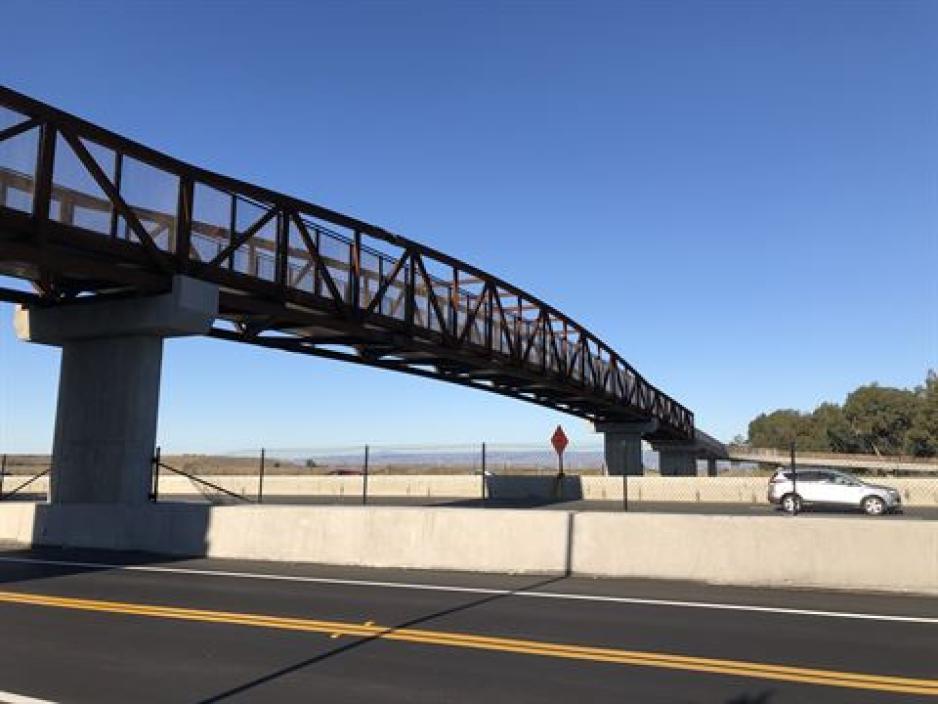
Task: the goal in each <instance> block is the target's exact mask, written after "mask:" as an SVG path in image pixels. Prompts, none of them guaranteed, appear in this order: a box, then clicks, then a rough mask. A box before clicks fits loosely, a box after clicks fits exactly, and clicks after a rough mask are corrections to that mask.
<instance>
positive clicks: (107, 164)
mask: <svg viewBox="0 0 938 704" xmlns="http://www.w3.org/2000/svg"><path fill="white" fill-rule="evenodd" d="M0 206H2V207H3V208H4V209H6V211H7V212H18V213H20V214H22V216H24V217H25V218H26V220H27V224H26V227H25V228H24V229H26V230H32V231H35V232H41V233H42V237H43V238H44V239H45V240H46V241H49V240H53V241H55V242H56V243H57V244H59V245H63V246H69V245H74V246H81V247H90V248H92V249H99V250H102V251H103V250H104V249H105V248H106V249H107V251H108V252H109V253H112V254H113V253H115V252H116V253H118V254H119V255H120V256H121V257H123V258H125V259H126V260H127V262H128V264H131V263H133V264H135V265H136V266H138V267H139V268H140V269H142V270H148V271H151V272H157V273H161V274H168V273H187V274H190V275H195V276H199V277H201V278H205V279H208V280H212V281H215V282H217V283H219V284H221V285H222V286H223V287H224V289H223V290H225V291H232V292H237V293H244V294H248V295H253V296H261V297H266V298H275V299H280V300H284V301H286V302H288V303H289V304H291V305H294V306H302V307H303V308H304V309H305V310H309V311H313V312H319V313H323V314H327V315H328V316H329V317H328V318H327V317H326V315H322V316H321V318H319V319H314V320H313V321H312V322H313V323H314V324H311V325H309V326H305V333H304V334H306V335H310V336H312V337H311V338H310V339H311V340H312V341H313V343H314V344H318V343H317V341H319V342H322V341H325V343H328V341H329V336H328V332H329V331H330V330H334V329H335V325H334V321H335V320H340V321H341V320H346V321H348V322H349V323H350V324H353V325H355V326H357V329H359V330H361V329H363V328H370V329H371V330H377V329H380V330H384V331H388V330H390V331H398V332H401V333H404V334H405V335H407V336H409V337H410V338H413V339H414V340H416V341H418V342H419V341H423V342H424V343H426V345H427V348H426V349H428V350H429V349H444V350H452V351H453V352H454V356H455V358H456V359H457V361H458V357H459V355H465V354H471V355H476V356H478V357H485V358H492V359H497V360H499V363H500V364H503V365H504V367H505V368H506V369H508V370H511V372H512V374H513V375H517V374H518V373H519V372H524V373H526V374H527V375H528V378H529V380H530V383H529V384H527V385H526V386H524V387H523V388H515V389H512V390H511V391H512V392H513V393H514V394H515V395H520V396H522V397H527V398H528V399H529V400H534V401H536V402H537V401H539V400H540V401H543V400H545V399H552V401H551V403H552V405H554V406H555V407H559V408H560V409H561V410H567V411H569V412H571V413H575V414H578V415H582V416H584V417H588V418H592V419H595V420H617V419H623V420H627V419H629V418H642V417H648V416H651V417H654V418H657V419H658V420H659V422H660V424H661V426H662V427H663V428H664V429H666V430H669V431H670V432H672V433H674V434H677V435H679V436H684V437H688V438H689V437H693V428H694V421H693V415H692V414H691V412H690V411H689V410H687V409H686V408H684V407H683V406H681V405H680V404H679V403H677V402H676V401H674V400H673V399H672V398H670V397H669V396H668V395H667V394H665V393H663V392H662V391H660V390H659V389H657V388H655V387H654V386H652V385H651V384H649V383H648V382H647V381H646V380H645V379H644V378H643V377H642V376H641V375H640V374H639V373H638V372H637V371H636V370H635V369H633V368H632V367H631V366H630V365H629V364H628V363H627V362H625V360H623V359H622V358H621V357H620V356H619V355H618V354H616V353H615V352H614V351H613V350H612V349H611V348H610V347H608V346H607V345H606V344H605V343H603V342H602V341H601V340H600V339H599V338H598V337H596V336H595V335H594V334H592V333H591V332H589V331H588V330H586V329H585V328H584V327H583V326H581V325H579V324H578V323H576V322H575V321H573V320H572V319H570V318H569V317H567V316H565V315H564V314H562V313H561V312H560V311H558V310H556V309H555V308H553V307H551V306H549V305H547V304H545V303H544V302H542V301H541V300H539V299H538V298H536V297H534V296H532V295H530V294H528V293H526V292H524V291H522V290H521V289H519V288H517V287H515V286H513V285H511V284H509V283H507V282H505V281H502V280H500V279H498V278H497V277H494V276H492V275H490V274H487V273H486V272H483V271H481V270H480V269H478V268H476V267H473V266H471V265H469V264H467V263H465V262H461V261H459V260H457V259H455V258H453V257H450V256H448V255H446V254H443V253H442V252H439V251H437V250H434V249H431V248H429V247H426V246H424V245H421V244H419V243H416V242H413V241H411V240H408V239H406V238H403V237H400V236H398V235H395V234H392V233H389V232H387V231H385V230H382V229H380V228H377V227H375V226H373V225H371V224H368V223H365V222H362V221H359V220H356V219H354V218H350V217H348V216H346V215H343V214H341V213H337V212H335V211H331V210H328V209H325V208H322V207H320V206H316V205H314V204H311V203H307V202H304V201H301V200H298V199H295V198H291V197H289V196H285V195H283V194H279V193H275V192H272V191H269V190H266V189H263V188H260V187H257V186H254V185H252V184H248V183H244V182H241V181H238V180H235V179H231V178H228V177H225V176H222V175H220V174H214V173H212V172H209V171H206V170H203V169H199V168H197V167H194V166H191V165H188V164H185V163H183V162H180V161H177V160H175V159H172V158H171V157H168V156H166V155H164V154H161V153H159V152H156V151H154V150H152V149H150V148H148V147H145V146H143V145H140V144H137V143H135V142H132V141H130V140H127V139H125V138H123V137H121V136H119V135H116V134H114V133H111V132H108V131H106V130H103V129H101V128H99V127H97V126H95V125H92V124H91V123H88V122H85V121H83V120H80V119H78V118H75V117H73V116H71V115H68V114H66V113H63V112H61V111H58V110H56V109H54V108H52V107H50V106H47V105H45V104H43V103H39V102H37V101H34V100H31V99H29V98H27V97H25V96H22V95H19V94H17V93H15V92H13V91H9V90H7V89H5V88H0ZM35 278H36V279H37V280H40V281H41V278H42V277H41V276H39V275H38V274H37V275H36V276H35ZM45 293H47V294H54V292H51V291H46V292H45ZM284 332H285V330H283V329H277V327H276V326H274V325H272V326H271V327H269V328H265V327H264V326H263V325H262V324H260V323H258V324H257V325H255V326H254V327H253V328H252V329H251V330H250V331H249V332H247V333H246V332H245V329H243V328H240V329H238V330H236V331H226V332H225V334H227V335H234V334H250V335H251V336H253V338H255V339H261V338H264V339H266V337H269V338H270V341H271V344H278V345H286V344H288V343H287V342H285V341H281V338H282V337H283V333H284ZM286 332H288V333H292V334H297V330H296V329H295V328H294V329H293V330H286ZM344 332H347V329H346V330H344ZM310 339H308V340H305V341H298V342H290V343H289V344H305V345H306V347H305V348H304V349H305V350H306V351H310V352H312V353H315V352H314V351H313V347H312V346H311V345H309V344H307V343H309V341H310ZM456 352H458V354H456ZM440 364H441V369H443V370H444V372H445V374H448V375H450V376H451V377H452V379H453V380H458V379H459V378H460V376H464V375H466V374H467V372H466V370H465V369H464V368H460V367H459V365H458V364H452V365H450V366H449V368H447V361H446V360H445V359H444V360H442V362H440ZM540 380H543V381H545V382H546V383H545V384H544V385H543V386H541V385H539V383H538V382H539V381H540ZM475 383H476V384H477V385H478V384H486V383H488V384H490V385H491V386H492V387H493V390H499V391H500V392H504V391H505V388H504V384H505V383H507V382H505V381H504V380H500V379H498V378H497V377H496V378H492V379H491V380H485V379H475ZM572 389H574V390H575V389H579V390H580V392H581V393H571V392H570V391H571V390H572Z"/></svg>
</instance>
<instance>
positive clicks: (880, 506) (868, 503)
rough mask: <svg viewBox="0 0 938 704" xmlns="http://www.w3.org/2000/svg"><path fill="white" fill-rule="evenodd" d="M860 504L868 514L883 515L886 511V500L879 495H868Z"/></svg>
mask: <svg viewBox="0 0 938 704" xmlns="http://www.w3.org/2000/svg"><path fill="white" fill-rule="evenodd" d="M860 506H862V508H863V512H864V513H866V515H867V516H881V515H882V514H883V513H885V512H886V502H885V501H883V500H882V499H881V498H879V497H878V496H867V497H866V498H865V499H863V503H862V504H860Z"/></svg>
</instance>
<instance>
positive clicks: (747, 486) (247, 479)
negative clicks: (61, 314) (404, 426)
mask: <svg viewBox="0 0 938 704" xmlns="http://www.w3.org/2000/svg"><path fill="white" fill-rule="evenodd" d="M205 479H206V480H207V481H210V482H212V483H213V484H217V485H218V486H221V487H223V488H225V489H227V490H228V491H233V492H235V493H238V494H242V495H244V496H247V497H250V498H253V497H254V496H256V495H257V488H258V479H257V477H256V476H238V475H232V476H215V475H211V476H206V477H205ZM362 481H363V479H362V477H359V476H282V475H280V476H269V477H265V478H264V493H265V494H268V495H278V496H337V497H338V496H361V493H362ZM872 481H874V482H875V483H881V484H885V485H887V486H892V487H895V488H896V489H898V490H899V491H900V492H901V493H902V500H903V503H904V504H905V505H906V506H938V478H936V479H927V478H926V479H913V478H904V477H903V478H895V479H894V478H891V477H884V478H876V479H873V480H872ZM18 484H19V482H16V481H15V480H14V479H8V480H7V483H6V484H5V489H6V490H10V489H12V488H13V487H14V486H17V485H18ZM767 486H768V479H767V478H765V477H753V478H750V477H630V478H629V480H628V492H629V500H631V501H677V502H684V503H695V502H705V503H706V502H717V503H746V504H763V503H765V502H766V488H767ZM159 487H160V494H161V495H163V496H174V495H175V496H193V495H198V494H201V493H205V492H206V491H207V492H208V493H209V494H211V493H212V491H211V490H207V489H205V488H204V487H202V486H201V485H199V484H198V483H197V482H194V481H192V480H191V479H187V478H186V477H180V476H178V475H166V474H164V475H163V476H162V477H161V478H160V484H159ZM47 490H48V480H47V478H45V477H43V478H41V479H39V480H37V481H36V482H34V483H33V484H31V485H30V486H29V489H28V492H29V493H45V492H46V491H47ZM553 490H554V478H553V477H548V476H541V477H538V476H510V475H496V476H492V477H486V493H487V495H488V496H490V497H495V498H503V499H508V498H539V499H544V498H549V497H551V496H552V495H553ZM622 493H623V483H622V478H621V477H574V476H568V477H567V481H566V484H565V490H564V495H565V496H567V497H569V498H583V499H590V500H598V501H603V500H606V501H621V500H622ZM368 494H369V496H376V497H397V496H400V497H414V498H417V497H424V498H456V499H459V498H465V499H475V498H478V497H479V496H480V495H481V477H479V476H472V475H465V474H462V475H417V474H415V475H403V474H402V475H384V474H379V475H374V476H370V477H369V478H368Z"/></svg>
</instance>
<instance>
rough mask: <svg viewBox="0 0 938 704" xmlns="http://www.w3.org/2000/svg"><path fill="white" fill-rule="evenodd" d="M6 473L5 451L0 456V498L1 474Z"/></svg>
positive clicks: (1, 490)
mask: <svg viewBox="0 0 938 704" xmlns="http://www.w3.org/2000/svg"><path fill="white" fill-rule="evenodd" d="M6 473H7V456H6V453H3V457H2V458H0V499H2V498H3V476H4V475H5V474H6Z"/></svg>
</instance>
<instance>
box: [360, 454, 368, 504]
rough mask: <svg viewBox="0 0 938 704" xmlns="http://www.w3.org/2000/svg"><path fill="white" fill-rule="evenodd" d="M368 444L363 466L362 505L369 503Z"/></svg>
mask: <svg viewBox="0 0 938 704" xmlns="http://www.w3.org/2000/svg"><path fill="white" fill-rule="evenodd" d="M368 454H369V448H368V445H365V464H364V467H363V468H362V506H364V505H366V504H367V503H368Z"/></svg>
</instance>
